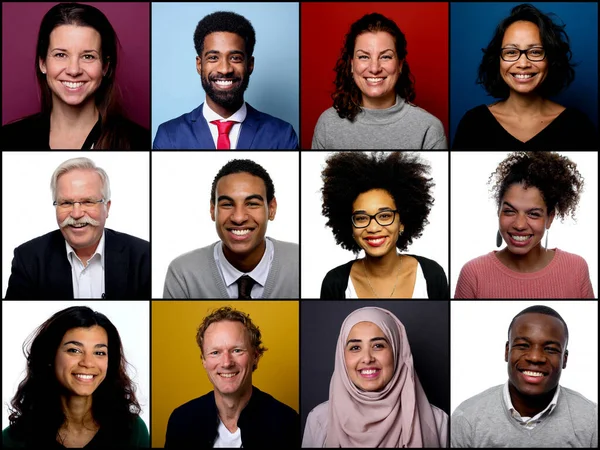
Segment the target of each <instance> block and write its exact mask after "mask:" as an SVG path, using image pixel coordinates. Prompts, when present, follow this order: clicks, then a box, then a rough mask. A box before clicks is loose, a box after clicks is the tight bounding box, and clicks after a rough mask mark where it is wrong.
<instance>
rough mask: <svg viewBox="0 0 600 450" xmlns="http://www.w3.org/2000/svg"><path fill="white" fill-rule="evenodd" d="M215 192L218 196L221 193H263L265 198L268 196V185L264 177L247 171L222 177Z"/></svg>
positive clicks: (242, 194)
mask: <svg viewBox="0 0 600 450" xmlns="http://www.w3.org/2000/svg"><path fill="white" fill-rule="evenodd" d="M215 192H216V196H217V198H219V196H221V195H227V196H229V197H234V196H243V197H247V196H248V195H255V194H258V195H262V197H263V198H264V199H265V200H266V197H267V187H266V186H265V182H264V181H263V179H262V178H260V177H257V176H255V175H252V174H249V173H247V172H240V173H232V174H229V175H225V176H224V177H221V178H220V179H219V181H217V186H216V188H215Z"/></svg>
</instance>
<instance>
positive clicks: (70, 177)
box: [56, 169, 102, 192]
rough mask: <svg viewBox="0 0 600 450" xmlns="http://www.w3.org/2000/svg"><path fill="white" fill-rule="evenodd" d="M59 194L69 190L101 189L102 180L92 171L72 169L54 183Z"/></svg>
mask: <svg viewBox="0 0 600 450" xmlns="http://www.w3.org/2000/svg"><path fill="white" fill-rule="evenodd" d="M56 187H57V190H58V191H59V192H61V191H66V190H69V189H90V190H91V189H97V190H100V189H102V178H100V175H99V174H98V172H96V171H95V170H92V169H73V170H69V171H68V172H67V173H63V174H62V175H61V176H59V177H58V181H57V183H56Z"/></svg>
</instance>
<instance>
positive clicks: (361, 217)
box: [354, 214, 369, 223]
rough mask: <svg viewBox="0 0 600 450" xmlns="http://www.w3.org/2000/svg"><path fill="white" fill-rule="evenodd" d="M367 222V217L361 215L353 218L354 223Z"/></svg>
mask: <svg viewBox="0 0 600 450" xmlns="http://www.w3.org/2000/svg"><path fill="white" fill-rule="evenodd" d="M367 220H369V217H368V216H365V215H362V214H358V215H356V216H354V222H356V223H365V222H366V221H367Z"/></svg>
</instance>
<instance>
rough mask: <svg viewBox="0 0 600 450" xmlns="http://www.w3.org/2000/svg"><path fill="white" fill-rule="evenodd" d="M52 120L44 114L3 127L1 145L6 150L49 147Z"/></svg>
mask: <svg viewBox="0 0 600 450" xmlns="http://www.w3.org/2000/svg"><path fill="white" fill-rule="evenodd" d="M49 130H50V120H49V117H48V116H47V115H44V114H42V113H38V114H33V115H30V116H27V117H24V118H22V119H18V120H15V121H13V122H10V123H7V124H6V125H3V126H2V128H1V131H0V134H1V139H0V145H1V146H2V148H3V149H4V148H5V149H35V148H37V147H44V148H45V147H47V146H48V135H47V134H46V133H49Z"/></svg>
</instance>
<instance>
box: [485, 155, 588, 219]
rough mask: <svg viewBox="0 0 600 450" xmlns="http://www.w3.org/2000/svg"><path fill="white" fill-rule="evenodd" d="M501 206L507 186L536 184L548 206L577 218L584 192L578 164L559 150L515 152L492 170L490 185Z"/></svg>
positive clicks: (560, 214) (550, 208) (564, 214)
mask: <svg viewBox="0 0 600 450" xmlns="http://www.w3.org/2000/svg"><path fill="white" fill-rule="evenodd" d="M489 183H492V188H491V190H492V193H493V195H494V198H495V201H496V204H497V206H498V208H499V207H500V205H501V203H502V199H503V198H504V195H505V194H506V191H507V189H508V188H509V187H510V186H512V185H513V184H522V185H523V186H524V187H526V188H527V187H531V186H533V187H536V188H538V189H539V190H540V193H541V194H542V198H543V199H544V202H545V203H546V206H547V208H548V214H550V213H551V212H552V211H554V212H555V213H556V215H557V216H558V217H560V218H561V219H564V218H565V217H566V216H568V215H569V214H570V215H571V217H572V218H573V219H575V210H576V208H577V205H578V203H579V198H580V196H581V192H583V185H584V178H583V177H582V176H581V174H580V173H579V171H578V170H577V164H576V163H574V162H573V161H571V160H570V159H569V158H567V157H566V156H561V155H559V154H558V153H556V152H547V151H530V152H514V153H511V154H509V155H508V156H507V157H506V159H504V161H502V162H501V163H500V164H499V165H498V167H497V168H496V171H495V172H492V174H491V175H490V178H489V180H488V184H489Z"/></svg>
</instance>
